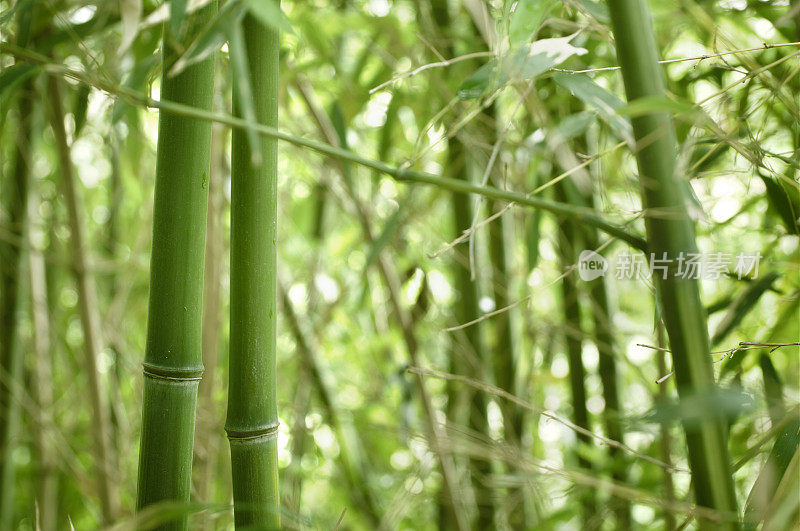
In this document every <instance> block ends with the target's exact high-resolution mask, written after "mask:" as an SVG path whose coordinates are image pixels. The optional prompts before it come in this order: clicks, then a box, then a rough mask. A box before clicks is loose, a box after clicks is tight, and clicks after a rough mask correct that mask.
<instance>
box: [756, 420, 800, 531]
mask: <svg viewBox="0 0 800 531" xmlns="http://www.w3.org/2000/svg"><path fill="white" fill-rule="evenodd" d="M789 414H790V415H793V416H794V417H798V412H797V410H794V411H793V412H791V413H789ZM799 444H800V418H795V419H794V420H792V421H791V422H789V424H787V425H786V427H784V428H783V429H782V430H781V431H780V432H779V433H778V435H777V437H776V438H775V444H773V446H772V450H771V451H770V453H769V456H768V457H767V460H766V462H765V463H764V466H763V467H762V468H761V471H760V472H759V473H758V477H757V478H756V481H755V483H754V484H753V487H752V488H751V489H750V493H749V494H748V495H747V502H746V503H745V508H744V520H745V523H746V525H747V527H748V528H751V529H752V528H754V527H753V526H754V525H756V524H758V523H759V522H761V521H762V520H763V519H764V518H765V517H766V516H767V514H768V513H767V509H768V505H769V503H770V502H771V501H772V500H774V499H775V495H776V491H777V489H778V486H779V485H780V483H781V481H782V480H783V478H784V475H785V474H786V469H787V468H788V466H789V463H790V462H791V460H792V457H793V456H794V455H795V453H797V451H798V445H799Z"/></svg>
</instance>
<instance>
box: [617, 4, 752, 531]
mask: <svg viewBox="0 0 800 531" xmlns="http://www.w3.org/2000/svg"><path fill="white" fill-rule="evenodd" d="M608 5H609V11H610V13H611V23H612V28H613V31H614V37H615V40H616V46H617V56H618V58H619V63H620V66H621V67H622V76H623V79H624V81H625V91H626V93H627V96H628V101H631V102H633V101H636V100H638V99H640V98H646V97H663V96H664V87H663V73H662V72H661V67H660V66H659V65H658V63H657V61H658V53H657V49H656V41H655V36H654V34H653V25H652V21H651V20H650V14H649V9H648V6H647V2H646V0H609V1H608ZM633 130H634V136H635V138H636V141H637V143H638V146H637V150H636V157H637V162H638V167H639V183H640V187H641V194H642V202H643V206H644V208H645V209H646V210H647V212H648V213H647V215H646V216H645V226H646V228H647V240H648V245H649V248H650V252H651V253H654V255H655V256H656V257H658V258H662V257H663V256H664V255H666V257H667V258H668V259H670V260H672V261H673V262H672V263H673V264H675V263H676V262H675V261H676V260H677V258H678V255H679V253H681V252H683V253H693V252H694V253H696V252H697V243H696V241H695V229H694V223H693V222H692V220H691V219H690V218H689V215H688V213H687V207H686V203H687V200H688V198H687V188H688V183H687V182H686V181H685V180H683V179H682V177H681V176H680V175H676V173H675V169H676V165H675V160H676V158H677V149H676V142H675V131H674V128H673V125H672V121H671V120H670V117H669V116H668V115H667V114H665V113H650V114H645V115H642V116H637V117H634V118H633ZM654 212H658V213H659V214H654ZM656 282H657V288H658V295H659V298H660V300H661V306H662V309H663V315H664V322H665V325H666V328H667V334H668V336H669V341H670V348H671V350H672V361H673V365H674V367H675V377H676V381H677V385H678V393H679V395H680V396H681V397H688V396H691V395H695V394H708V393H709V392H712V391H713V390H714V388H715V384H714V375H713V372H712V367H711V356H710V355H709V351H710V348H709V338H708V327H707V322H706V314H705V310H704V308H703V305H702V303H701V300H700V286H699V283H698V281H697V280H696V279H691V278H682V277H679V276H677V275H675V270H672V269H671V270H670V274H669V275H668V276H667V278H666V279H663V278H661V276H660V275H657V280H656ZM684 429H685V432H686V439H687V444H688V450H689V465H690V467H691V469H692V479H693V480H694V492H695V497H696V500H697V503H698V504H699V505H702V506H705V507H710V508H713V509H717V510H719V511H721V512H722V513H724V514H725V515H726V516H727V517H729V518H730V517H733V518H735V516H736V514H737V512H736V497H735V493H734V489H733V480H732V477H731V471H730V465H729V459H728V445H727V438H726V433H725V431H726V430H725V427H724V425H723V424H722V422H720V421H717V420H706V421H704V422H702V423H701V424H698V425H688V424H687V425H685V426H684ZM700 524H701V527H704V528H711V527H715V528H716V529H720V528H722V529H726V528H727V529H736V528H738V527H739V526H738V524H737V523H734V522H730V523H727V524H711V523H709V522H705V521H700Z"/></svg>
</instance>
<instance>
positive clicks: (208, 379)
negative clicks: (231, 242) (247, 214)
mask: <svg viewBox="0 0 800 531" xmlns="http://www.w3.org/2000/svg"><path fill="white" fill-rule="evenodd" d="M226 139H227V131H226V130H225V129H224V128H223V127H222V126H219V125H217V124H215V125H214V126H213V127H212V133H211V176H210V178H209V179H208V214H207V217H206V257H205V275H204V279H203V333H202V334H203V339H202V346H203V367H204V368H205V372H204V375H203V379H202V380H201V381H200V386H199V389H198V404H197V409H198V414H197V424H198V427H197V435H196V437H195V473H194V476H195V480H194V481H195V485H196V486H197V498H198V499H199V500H200V501H201V502H203V503H209V502H211V486H212V484H213V479H214V473H215V471H216V466H215V465H216V463H217V460H218V458H217V451H218V447H219V443H220V442H221V441H220V438H219V434H218V433H219V425H218V424H217V423H218V421H219V419H220V415H219V413H218V412H217V411H216V408H215V404H214V393H215V392H216V389H217V377H216V372H217V369H218V367H217V360H218V359H219V330H220V326H221V325H222V314H221V312H220V309H221V308H220V307H221V305H222V301H221V298H222V294H221V286H220V278H221V277H222V259H223V252H224V249H223V246H224V239H223V236H222V219H223V215H224V213H225V208H224V207H225V206H224V197H223V192H222V186H223V181H224V178H225V163H224V159H225V148H226V146H225V141H226Z"/></svg>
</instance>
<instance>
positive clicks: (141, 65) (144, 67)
mask: <svg viewBox="0 0 800 531" xmlns="http://www.w3.org/2000/svg"><path fill="white" fill-rule="evenodd" d="M159 64H160V59H159V57H158V56H157V55H150V56H148V57H145V58H144V59H142V60H139V61H136V64H135V65H134V66H133V69H132V70H131V72H130V74H128V77H127V79H126V80H125V83H123V86H124V87H125V88H129V89H132V90H135V91H137V92H141V91H142V90H143V89H144V86H145V85H146V84H147V80H148V79H149V78H150V75H151V74H152V72H153V70H154V69H155V68H156V67H157V66H158V65H159ZM130 108H131V105H130V104H129V103H128V102H126V101H125V100H124V99H122V98H117V99H116V101H115V102H114V110H113V111H112V112H111V123H117V122H119V121H120V120H121V119H122V116H123V115H124V114H125V112H126V111H127V110H128V109H130Z"/></svg>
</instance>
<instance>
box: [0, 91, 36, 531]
mask: <svg viewBox="0 0 800 531" xmlns="http://www.w3.org/2000/svg"><path fill="white" fill-rule="evenodd" d="M32 90H33V86H32V85H31V84H29V83H26V84H25V85H24V86H23V87H22V89H21V94H20V97H19V105H18V108H19V118H18V120H19V122H18V129H17V135H16V136H17V138H16V142H17V146H16V150H15V151H16V153H15V158H14V171H13V175H12V176H11V179H10V185H9V193H8V195H7V198H8V199H7V201H8V202H7V204H6V205H4V206H5V209H6V212H8V224H9V232H10V233H11V235H12V237H13V239H14V242H16V241H21V239H22V237H23V234H24V230H25V224H26V219H27V216H26V213H27V209H26V203H27V198H28V186H29V179H30V162H31V153H30V148H31V146H30V141H31V113H32V98H31V91H32ZM14 242H10V241H4V242H2V244H1V245H0V263H2V264H3V266H2V267H0V283H1V284H0V285H1V286H2V290H3V291H2V295H3V296H2V299H0V377H2V378H3V379H4V380H6V381H7V382H8V385H3V384H2V383H0V528H3V529H9V528H10V527H12V526H13V519H14V486H15V480H14V476H15V470H14V464H13V460H12V452H13V450H14V445H13V439H14V437H16V436H17V431H18V429H19V400H18V398H17V392H16V391H15V387H16V385H14V384H15V383H16V382H20V381H21V376H22V349H21V348H20V346H19V345H18V344H17V334H18V330H17V319H16V313H17V305H18V299H19V286H20V284H21V283H20V282H19V279H20V276H21V273H20V261H21V252H20V251H21V250H20V247H19V246H17V245H15V243H14Z"/></svg>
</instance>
